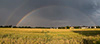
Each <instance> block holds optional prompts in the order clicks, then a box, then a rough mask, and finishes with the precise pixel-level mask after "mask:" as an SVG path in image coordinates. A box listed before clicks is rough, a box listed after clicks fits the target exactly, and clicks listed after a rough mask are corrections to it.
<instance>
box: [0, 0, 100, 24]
mask: <svg viewBox="0 0 100 44" xmlns="http://www.w3.org/2000/svg"><path fill="white" fill-rule="evenodd" d="M23 3H25V4H23ZM51 5H56V6H57V5H58V6H66V7H71V8H74V9H77V10H79V11H80V12H83V13H84V14H85V15H88V16H89V17H90V18H91V19H92V20H93V21H94V22H95V23H96V24H98V25H100V23H99V22H100V20H99V19H100V18H99V16H100V15H99V9H100V8H99V7H100V0H0V21H1V22H0V25H3V24H5V22H6V21H7V19H8V16H10V15H11V13H12V12H13V11H15V10H16V8H18V9H17V10H16V11H15V12H14V13H13V17H11V18H10V20H9V21H8V23H7V24H12V25H16V24H17V23H18V21H19V20H20V19H21V18H22V17H23V16H25V15H26V14H28V13H29V12H31V11H32V10H36V9H38V8H41V7H45V6H51ZM62 11H63V10H62ZM57 12H60V11H57ZM57 12H56V14H57ZM58 14H60V13H58ZM40 16H42V15H40ZM51 16H52V15H51ZM54 16H56V15H54ZM58 16H59V15H58ZM43 17H47V18H48V17H50V15H44V16H43ZM59 17H60V16H59ZM63 17H65V16H63ZM49 19H53V18H49Z"/></svg>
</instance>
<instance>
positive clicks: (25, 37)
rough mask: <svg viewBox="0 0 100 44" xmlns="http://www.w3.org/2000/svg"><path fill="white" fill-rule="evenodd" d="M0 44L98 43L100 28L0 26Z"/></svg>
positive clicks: (99, 42) (99, 40)
mask: <svg viewBox="0 0 100 44" xmlns="http://www.w3.org/2000/svg"><path fill="white" fill-rule="evenodd" d="M0 44H100V29H24V28H0Z"/></svg>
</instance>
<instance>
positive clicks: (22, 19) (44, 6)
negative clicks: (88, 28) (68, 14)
mask: <svg viewBox="0 0 100 44" xmlns="http://www.w3.org/2000/svg"><path fill="white" fill-rule="evenodd" d="M45 7H48V6H44V7H40V8H37V9H35V10H32V11H31V12H29V13H28V14H26V15H25V16H24V17H23V18H22V19H21V20H20V21H19V22H18V23H17V24H16V26H18V24H20V23H21V22H22V21H23V20H24V19H25V18H27V16H29V15H30V14H32V13H33V12H36V11H38V10H40V9H42V8H45ZM64 7H66V8H67V6H64ZM75 10H77V11H80V10H78V9H75ZM80 12H81V11H80ZM81 13H82V14H84V13H83V12H81ZM84 16H86V17H87V18H88V20H90V21H91V22H92V23H93V25H94V26H96V24H95V22H94V21H93V20H92V19H91V18H90V17H89V16H88V15H86V14H85V15H84Z"/></svg>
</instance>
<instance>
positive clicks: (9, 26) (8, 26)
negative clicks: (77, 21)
mask: <svg viewBox="0 0 100 44" xmlns="http://www.w3.org/2000/svg"><path fill="white" fill-rule="evenodd" d="M0 28H41V29H84V28H100V26H65V27H31V26H12V25H5V26H0Z"/></svg>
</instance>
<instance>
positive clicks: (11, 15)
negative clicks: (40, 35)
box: [4, 0, 29, 25]
mask: <svg viewBox="0 0 100 44" xmlns="http://www.w3.org/2000/svg"><path fill="white" fill-rule="evenodd" d="M28 1H29V0H27V1H24V2H23V3H22V4H21V5H20V6H18V7H17V8H16V9H15V10H14V11H13V12H12V13H11V14H10V16H9V17H8V18H7V20H6V22H5V24H4V25H6V24H7V23H8V22H9V20H10V19H11V18H12V17H13V15H14V14H15V13H16V12H17V11H18V10H19V9H20V8H21V7H23V6H24V5H25V4H26V3H27V2H28Z"/></svg>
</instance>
